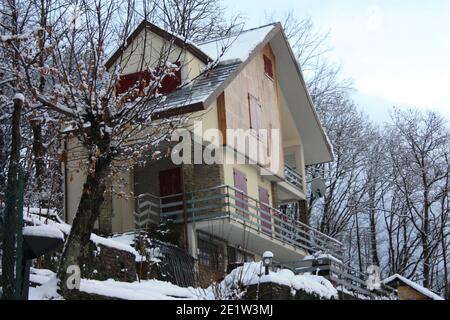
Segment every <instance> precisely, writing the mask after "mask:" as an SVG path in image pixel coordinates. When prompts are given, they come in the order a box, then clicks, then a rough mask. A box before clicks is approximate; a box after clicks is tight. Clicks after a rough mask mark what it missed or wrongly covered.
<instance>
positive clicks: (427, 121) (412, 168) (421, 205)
mask: <svg viewBox="0 0 450 320" xmlns="http://www.w3.org/2000/svg"><path fill="white" fill-rule="evenodd" d="M392 122H393V123H392V125H391V126H389V128H388V130H389V131H388V134H389V135H390V137H391V141H390V147H389V153H390V159H391V166H392V171H391V172H392V183H393V186H394V188H395V189H396V190H397V191H398V192H399V194H400V195H401V197H402V206H403V208H404V210H403V212H404V218H406V219H407V220H408V222H409V223H410V225H411V227H412V228H413V229H412V230H413V231H414V233H415V234H416V235H417V237H418V239H420V244H421V253H420V256H419V261H421V273H422V281H423V285H424V286H425V287H427V288H430V287H431V284H432V280H431V278H432V274H431V270H432V268H433V263H434V262H433V255H434V254H435V253H436V250H438V249H439V246H440V245H441V239H442V237H443V236H444V238H445V237H446V234H445V232H444V233H443V232H442V231H443V230H442V226H441V222H442V221H444V222H445V219H444V220H443V218H444V216H443V215H444V214H446V213H445V212H443V211H442V204H441V203H442V199H443V198H445V197H447V194H446V192H445V190H446V189H445V182H446V178H447V175H448V170H449V167H448V161H447V159H448V153H449V152H450V148H449V143H448V141H449V132H448V129H447V128H446V127H445V121H444V120H443V118H442V117H441V116H439V115H438V114H436V113H434V112H431V111H428V112H426V113H425V114H423V113H420V112H418V111H415V110H407V111H399V110H395V111H394V113H393V120H392ZM394 214H395V213H394ZM446 231H447V232H448V230H446Z"/></svg>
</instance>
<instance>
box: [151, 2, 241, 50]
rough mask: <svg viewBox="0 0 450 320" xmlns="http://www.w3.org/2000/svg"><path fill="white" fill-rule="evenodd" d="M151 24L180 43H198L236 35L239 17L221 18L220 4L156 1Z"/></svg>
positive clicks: (221, 5) (222, 6)
mask: <svg viewBox="0 0 450 320" xmlns="http://www.w3.org/2000/svg"><path fill="white" fill-rule="evenodd" d="M155 4H156V9H157V10H156V12H155V15H154V16H155V21H156V23H158V24H160V25H162V26H164V27H165V28H166V29H168V30H170V31H171V32H173V33H175V34H177V35H180V36H181V37H183V38H184V39H187V40H191V41H194V42H201V41H203V40H206V39H211V38H217V37H220V36H227V35H230V34H232V33H236V32H238V31H239V26H240V25H241V23H240V22H241V17H240V15H234V16H232V17H230V19H229V20H227V19H226V18H225V16H226V8H225V7H224V5H223V3H222V1H220V0H158V1H156V3H155Z"/></svg>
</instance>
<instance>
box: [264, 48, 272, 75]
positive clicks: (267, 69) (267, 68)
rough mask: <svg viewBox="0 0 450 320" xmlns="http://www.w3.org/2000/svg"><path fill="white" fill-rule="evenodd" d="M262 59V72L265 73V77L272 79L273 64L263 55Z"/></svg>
mask: <svg viewBox="0 0 450 320" xmlns="http://www.w3.org/2000/svg"><path fill="white" fill-rule="evenodd" d="M263 59H264V72H265V73H266V75H267V76H268V77H269V78H271V79H273V63H272V60H271V59H270V58H269V57H268V56H266V55H265V54H263Z"/></svg>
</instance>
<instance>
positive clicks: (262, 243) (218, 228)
mask: <svg viewBox="0 0 450 320" xmlns="http://www.w3.org/2000/svg"><path fill="white" fill-rule="evenodd" d="M195 229H196V230H200V231H203V232H206V233H209V234H213V235H214V236H216V237H219V238H222V239H223V240H226V241H228V242H229V243H231V244H233V245H239V246H241V248H243V249H246V250H249V251H251V252H253V253H256V254H259V255H262V254H263V253H264V252H265V251H271V252H272V253H273V254H274V260H275V261H277V262H279V263H283V262H287V261H292V260H300V259H303V257H305V256H306V255H307V254H308V253H307V252H306V251H305V250H303V249H301V248H298V247H295V246H292V245H290V244H287V243H283V242H282V241H280V240H279V239H276V238H274V237H273V238H272V237H270V235H268V234H266V233H264V232H258V231H257V230H255V229H253V228H249V227H248V226H244V224H243V223H242V222H241V221H238V220H235V219H232V218H230V217H229V216H226V217H223V218H215V219H213V220H207V221H199V222H195Z"/></svg>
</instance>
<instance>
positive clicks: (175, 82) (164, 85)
mask: <svg viewBox="0 0 450 320" xmlns="http://www.w3.org/2000/svg"><path fill="white" fill-rule="evenodd" d="M176 65H178V66H179V65H180V63H179V62H177V63H176ZM173 73H174V74H173V75H167V76H165V77H164V79H163V80H162V81H161V88H159V90H158V92H159V93H162V94H168V93H171V92H173V91H175V90H176V89H177V88H178V87H179V86H180V85H181V69H180V68H178V70H174V72H173Z"/></svg>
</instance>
